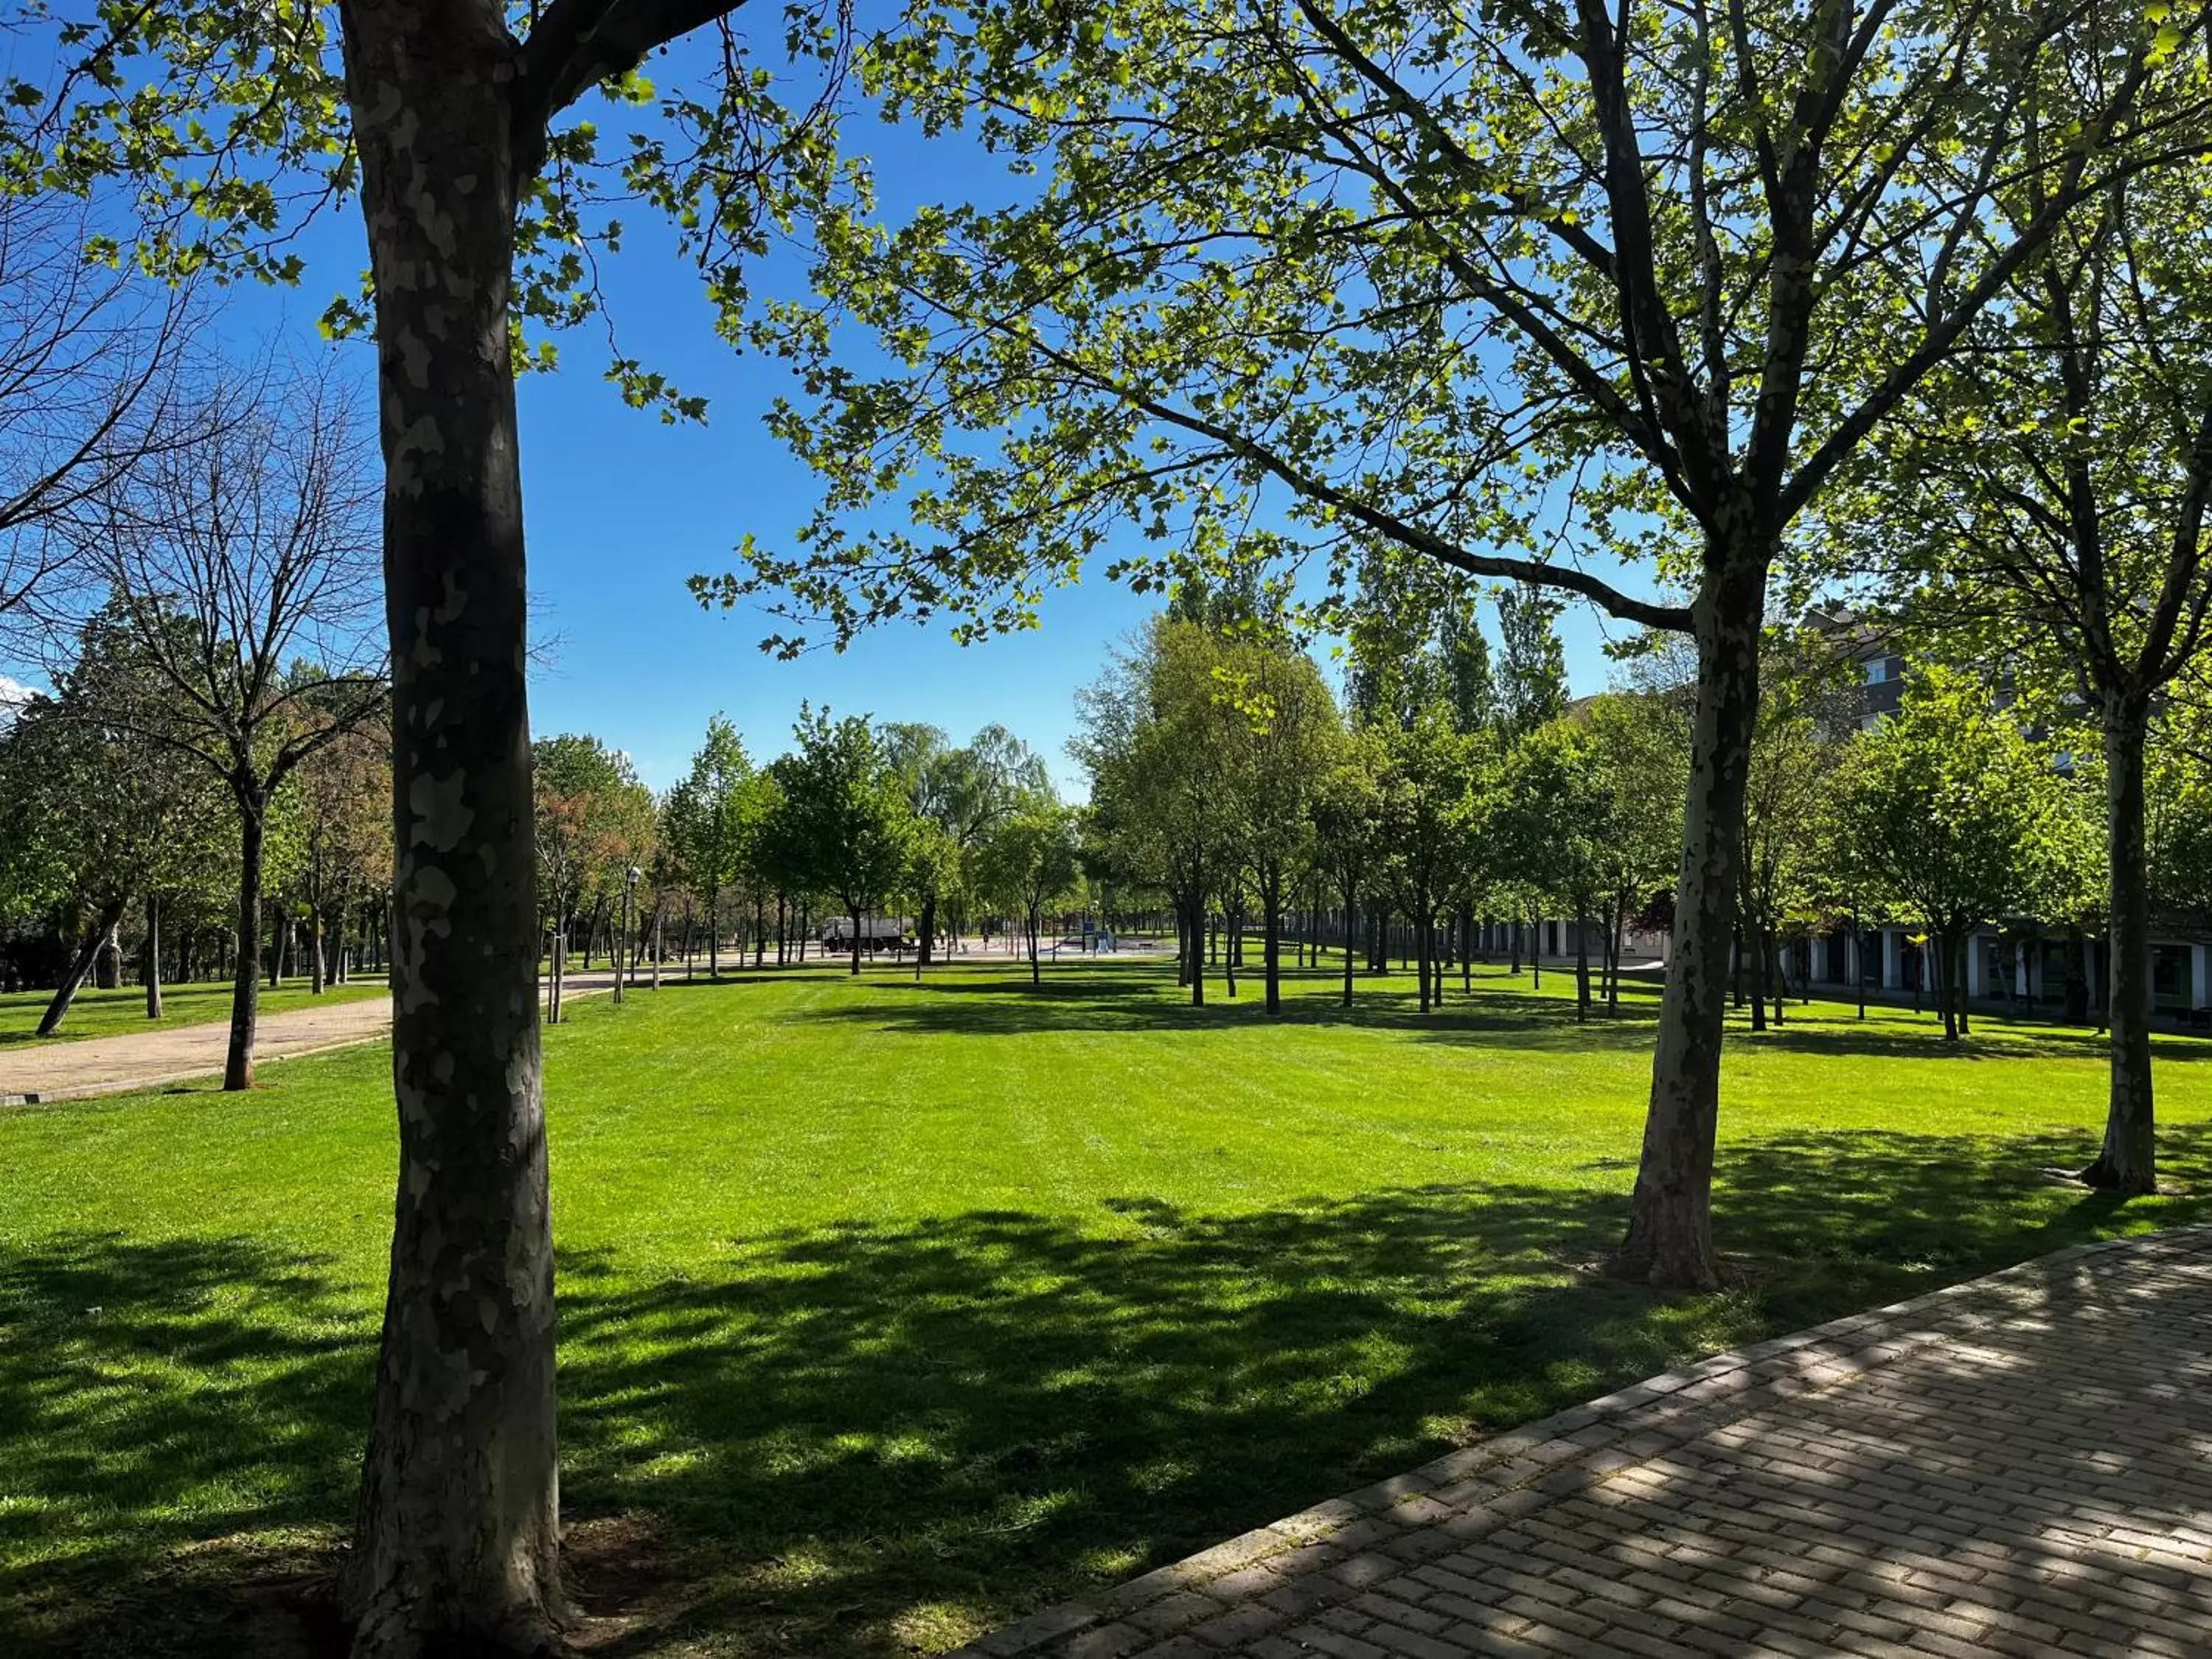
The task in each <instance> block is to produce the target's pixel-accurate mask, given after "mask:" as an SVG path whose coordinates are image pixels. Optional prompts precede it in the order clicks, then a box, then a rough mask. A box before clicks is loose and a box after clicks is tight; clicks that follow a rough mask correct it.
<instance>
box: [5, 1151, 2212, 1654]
mask: <svg viewBox="0 0 2212 1659" xmlns="http://www.w3.org/2000/svg"><path fill="white" fill-rule="evenodd" d="M2089 1150H2090V1148H2089V1146H2088V1142H2087V1138H2086V1137H2084V1138H2081V1139H2075V1138H2067V1137H2033V1138H2015V1139H2004V1140H1981V1139H1966V1138H1943V1137H1926V1136H1910V1135H1897V1134H1886V1133H1849V1134H1834V1135H1818V1134H1809V1133H1808V1134H1799V1135H1791V1136H1787V1137H1782V1138H1778V1139H1765V1140H1761V1141H1758V1142H1753V1143H1750V1144H1747V1145H1742V1146H1735V1147H1733V1148H1730V1149H1728V1150H1727V1151H1726V1152H1725V1153H1724V1156H1723V1164H1722V1170H1721V1179H1722V1189H1721V1199H1720V1218H1719V1224H1718V1226H1719V1234H1720V1237H1721V1239H1722V1241H1723V1248H1724V1249H1727V1250H1728V1251H1729V1253H1730V1255H1731V1256H1732V1257H1733V1258H1734V1259H1735V1260H1737V1261H1740V1262H1741V1263H1742V1264H1743V1266H1744V1268H1745V1270H1746V1282H1745V1285H1744V1286H1743V1287H1742V1288H1741V1289H1739V1290H1738V1291H1735V1292H1732V1293H1730V1294H1729V1295H1726V1296H1723V1297H1713V1298H1706V1299H1701V1300H1700V1299H1669V1298H1664V1297H1653V1296H1651V1295H1650V1294H1647V1293H1644V1292H1642V1291H1636V1290H1633V1289H1631V1288H1629V1287H1626V1286H1623V1285H1617V1284H1613V1283H1611V1282H1609V1281H1607V1280H1606V1279H1603V1278H1601V1277H1600V1276H1598V1275H1596V1274H1595V1273H1593V1272H1591V1271H1590V1267H1591V1265H1592V1264H1593V1263H1594V1261H1595V1260H1596V1259H1597V1258H1598V1257H1599V1256H1600V1255H1601V1254H1602V1252H1603V1251H1604V1250H1605V1249H1606V1248H1607V1246H1608V1245H1609V1244H1610V1243H1612V1242H1613V1240H1614V1238H1615V1237H1617V1235H1618V1232H1619V1229H1620V1225H1621V1224H1622V1220H1623V1217H1624V1213H1625V1200H1624V1197H1623V1194H1622V1193H1621V1191H1620V1176H1619V1174H1618V1173H1617V1172H1615V1173H1609V1174H1607V1175H1606V1176H1603V1177H1602V1178H1601V1176H1600V1175H1599V1172H1597V1171H1596V1170H1590V1171H1587V1172H1570V1175H1569V1179H1568V1180H1566V1181H1565V1182H1563V1183H1562V1184H1561V1185H1559V1186H1558V1187H1555V1188H1535V1187H1496V1186H1490V1187H1484V1186H1453V1187H1434V1188H1411V1189H1400V1190H1392V1191H1385V1192H1380V1193H1373V1194H1362V1195H1359V1196H1356V1197H1334V1198H1316V1199H1313V1200H1307V1201H1305V1202H1302V1203H1297V1204H1290V1205H1285V1206H1279V1207H1276V1208H1273V1209H1269V1210H1264V1211H1260V1212H1250V1213H1243V1214H1229V1215H1197V1214H1191V1213H1188V1212H1183V1211H1181V1210H1179V1209H1177V1208H1176V1206H1172V1205H1170V1204H1168V1203H1166V1202H1164V1201H1163V1200H1160V1199H1158V1198H1157V1197H1155V1196H1152V1195H1149V1194H1141V1193H1129V1194H1114V1195H1109V1197H1108V1198H1107V1199H1106V1200H1103V1202H1102V1204H1101V1206H1100V1210H1099V1212H1098V1214H1097V1216H1096V1218H1084V1217H1080V1216H1074V1217H1071V1216H1066V1215H1058V1216H1043V1215H1036V1214H1030V1213H1025V1212H986V1211H976V1212H967V1213H963V1214H957V1215H951V1216H946V1217H942V1218H933V1219H927V1220H921V1221H915V1222H910V1223H902V1224H884V1223H872V1222H853V1223H849V1224H846V1225H836V1226H829V1227H820V1228H813V1229H808V1230H804V1231H787V1232H777V1233H770V1234H766V1235H761V1236H756V1237H743V1238H737V1239H732V1240H731V1241H730V1242H729V1243H728V1247H727V1249H726V1251H725V1252H722V1253H720V1254H719V1255H715V1256H714V1257H712V1258H709V1259H706V1260H702V1261H700V1262H698V1263H697V1264H696V1266H695V1267H693V1268H692V1269H691V1270H690V1273H688V1274H687V1275H685V1276H684V1277H680V1278H653V1279H641V1278H640V1277H639V1276H638V1274H637V1273H635V1271H634V1270H633V1269H632V1268H631V1267H629V1266H628V1265H627V1264H626V1262H625V1260H624V1257H623V1254H622V1253H621V1252H619V1251H615V1250H599V1251H592V1252H577V1251H566V1252H563V1254H562V1260H561V1270H562V1370H561V1384H562V1401H563V1419H562V1432H563V1440H564V1449H565V1472H564V1489H565V1495H566V1499H567V1504H568V1513H569V1515H570V1516H571V1517H581V1518H584V1519H586V1521H589V1520H590V1519H591V1518H592V1517H602V1518H604V1517H612V1516H623V1517H628V1518H629V1520H630V1521H632V1522H635V1523H637V1524H638V1525H640V1526H641V1527H643V1528H647V1530H649V1532H650V1534H651V1535H652V1536H653V1538H655V1539H656V1540H659V1541H660V1542H659V1545H657V1546H656V1547H663V1548H665V1550H666V1551H667V1552H668V1553H669V1555H670V1557H671V1559H672V1560H673V1561H675V1562H677V1563H678V1564H680V1575H681V1578H682V1582H683V1589H682V1593H681V1594H680V1595H675V1596H673V1597H664V1598H662V1600H661V1601H659V1602H658V1603H656V1604H655V1606H654V1607H653V1609H652V1610H651V1611H649V1613H646V1614H639V1613H637V1612H636V1610H635V1609H634V1608H618V1607H609V1606H606V1605H605V1604H601V1605H597V1606H593V1605H592V1603H591V1602H590V1601H588V1599H587V1601H586V1605H587V1607H591V1610H592V1611H594V1612H599V1613H607V1612H628V1613H630V1614H631V1616H630V1617H629V1619H628V1620H626V1621H618V1622H616V1623H611V1624H610V1625H607V1626H603V1627H601V1638H600V1639H599V1642H598V1645H599V1646H600V1647H601V1648H602V1649H603V1650H605V1651H609V1652H613V1653H618V1654H624V1655H628V1654H636V1655H645V1654H648V1653H672V1652H683V1651H686V1650H688V1647H689V1644H695V1643H703V1644H709V1645H711V1644H713V1643H714V1642H730V1643H735V1644H738V1645H739V1646H740V1647H741V1649H742V1650H745V1651H753V1650H761V1651H769V1652H775V1651H789V1652H796V1653H805V1654H809V1655H816V1656H823V1659H829V1656H840V1655H859V1654H871V1655H873V1654H883V1653H888V1652H893V1651H896V1650H899V1649H900V1648H901V1647H902V1646H917V1647H930V1646H943V1645H950V1644H951V1643H952V1642H953V1641H954V1640H956V1639H957V1638H961V1637H963V1636H964V1635H967V1634H970V1633H972V1632H974V1631H975V1630H976V1629H977V1628H980V1627H981V1626H985V1625H988V1624H991V1623H994V1622H996V1621H998V1620H1001V1619H1005V1618H1008V1617H1012V1616H1015V1615H1018V1613H1022V1612H1024V1611H1025V1610H1027V1609H1029V1608H1031V1607H1036V1606H1040V1605H1043V1604H1046V1603H1048V1602H1050V1601H1054V1600H1057V1599H1060V1598H1061V1597H1064V1596H1066V1595H1070V1594H1073V1593H1078V1592H1079V1591H1082V1590H1084V1589H1094V1588H1097V1586H1098V1585H1100V1584H1102V1583H1110V1582H1113V1581H1115V1580H1117V1579H1120V1578H1121V1577H1127V1576H1130V1575H1133V1574H1134V1573H1137V1572H1139V1571H1144V1570H1146V1568H1148V1567H1149V1566H1151V1565H1155V1564H1157V1563H1158V1562H1161V1561H1164V1560H1170V1559H1176V1558H1177V1557H1179V1556H1181V1555H1182V1554H1184V1553H1188V1552H1190V1551H1192V1550H1194V1549H1197V1548H1200V1547H1204V1546H1206V1544H1208V1543H1211V1542H1212V1541H1215V1540H1216V1539H1218V1538H1219V1537H1223V1536H1226V1535H1229V1534H1234V1533H1236V1532H1239V1531H1242V1530H1243V1529H1244V1528H1248V1527H1250V1526H1252V1525H1255V1524H1258V1523H1261V1522H1266V1521H1267V1520H1270V1519H1273V1518H1274V1517H1276V1516H1279V1515H1282V1514H1285V1513H1287V1512H1289V1511H1291V1510H1297V1509H1299V1508H1302V1507H1304V1506H1305V1505H1307V1504H1311V1503H1313V1502H1315V1501H1317V1500H1319V1499H1321V1498H1326V1497H1328V1496H1330V1495H1333V1494H1334V1493H1335V1492H1340V1491H1343V1490H1346V1489H1348V1488H1351V1487H1353V1486H1358V1485H1361V1484H1363V1483H1364V1482H1366V1481H1368V1480H1372V1479H1375V1478H1376V1477H1378V1476H1381V1475H1383V1474H1389V1473H1392V1472H1395V1471H1396V1470H1398V1469H1401V1468H1408V1467H1411V1466H1413V1465H1414V1464H1417V1463H1419V1462H1422V1461H1424V1460H1425V1458H1427V1457H1429V1456H1431V1455H1434V1454H1435V1453H1436V1452H1437V1450H1438V1449H1441V1448H1443V1446H1445V1445H1447V1444H1450V1443H1456V1442H1461V1441H1464V1440H1467V1439H1469V1438H1472V1437H1476V1436H1478V1435H1480V1434H1481V1433H1484V1432H1487V1431H1492V1430H1496V1429H1498V1428H1502V1427H1504V1426H1506V1425H1510V1424H1513V1423H1516V1422H1519V1421H1522V1420H1525V1419H1528V1418H1530V1417H1534V1416H1537V1415H1541V1414H1542V1413H1545V1412H1547V1411H1549V1410H1552V1409H1553V1408H1556V1407H1561V1406H1565V1405H1567V1404H1570V1403H1572V1402H1574V1401H1579V1400H1581V1399H1584V1398H1587V1397H1589V1396H1591V1395H1596V1394H1599V1393H1601V1392H1603V1391H1605V1390H1606V1389H1609V1388H1612V1387H1613V1386H1616V1385H1618V1384H1620V1383H1626V1382H1628V1381H1631V1380H1633V1379H1635V1378H1638V1377H1641V1376H1646V1375H1649V1374H1650V1373H1652V1372H1655V1371H1657V1370H1662V1369H1665V1368H1666V1367H1667V1366H1668V1365H1669V1364H1673V1363H1675V1362H1676V1361H1678V1360H1680V1358H1684V1357H1685V1356H1686V1355H1688V1354H1691V1353H1694V1352H1703V1351H1707V1350H1710V1349H1712V1348H1716V1347H1719V1346H1728V1345H1729V1344H1731V1343H1735V1342H1739V1341H1742V1340H1750V1339H1752V1338H1753V1337H1755V1336H1757V1335H1759V1334H1766V1333H1768V1332H1771V1331H1775V1330H1785V1329H1794V1328H1799V1327H1802V1326H1803V1325H1807V1324H1809V1323H1813V1322H1817V1321H1818V1320H1820V1319H1822V1318H1825V1317H1827V1316H1832V1315H1835V1314H1838V1313H1841V1312H1844V1311H1847V1310H1852V1309H1857V1308H1861V1307H1865V1306H1869V1305H1875V1304H1883V1303H1887V1302H1890V1301H1893V1300H1897V1299H1899V1297H1904V1296H1906V1295H1910V1294H1913V1293H1915V1292H1917V1291H1922V1290H1925V1289H1929V1288H1932V1287H1934V1286H1935V1285H1939V1284H1942V1283H1945V1282H1948V1281H1950V1280H1953V1279H1960V1278H1965V1277H1968V1276H1971V1275H1972V1274H1973V1273H1978V1272H1979V1271H1982V1270H1984V1269H1986V1268H1988V1267H1994V1266H1996V1265H1999V1264H2001V1263H2002V1262H2006V1261H2013V1260H2017V1259H2020V1258H2022V1257H2025V1256H2028V1255H2036V1254H2039V1253H2041V1252H2044V1251H2046V1250H2049V1249H2056V1248H2057V1247H2059V1246H2061V1245H2063V1244H2065V1243H2069V1242H2072V1241H2074V1240H2076V1239H2079V1238H2082V1237H2090V1236H2093V1235H2094V1234H2096V1233H2098V1232H2099V1231H2106V1230H2109V1229H2110V1228H2111V1227H2112V1226H2114V1225H2125V1226H2136V1225H2154V1224H2170V1223H2172V1222H2177V1221H2180V1220H2185V1219H2189V1218H2196V1217H2197V1216H2200V1215H2202V1214H2203V1213H2205V1212H2206V1211H2207V1205H2206V1203H2205V1201H2204V1200H2203V1199H2201V1198H2198V1197H2197V1196H2194V1195H2193V1194H2182V1195H2175V1196H2168V1197H2162V1198H2160V1199H2158V1200H2149V1201H2147V1202H2140V1201H2139V1202H2137V1203H2136V1204H2133V1205H2130V1206H2120V1205H2119V1204H2118V1202H2117V1200H2112V1199H2110V1198H2109V1197H2106V1196H2103V1195H2093V1194H2083V1193H2081V1192H2080V1191H2079V1190H2078V1189H2073V1188H2062V1187H2058V1186H2056V1185H2053V1184H2052V1183H2051V1182H2049V1181H2048V1179H2047V1178H2046V1177H2045V1176H2044V1175H2043V1174H2042V1173H2041V1170H2042V1167H2043V1166H2045V1165H2046V1164H2067V1163H2069V1162H2072V1163H2078V1162H2079V1161H2080V1160H2081V1158H2084V1157H2085V1156H2086V1155H2087V1152H2088V1151H2089ZM2165 1155H2166V1164H2167V1167H2168V1170H2169V1172H2170V1176H2171V1177H2172V1179H2173V1180H2175V1181H2177V1182H2179V1183H2180V1184H2181V1185H2182V1186H2184V1187H2185V1188H2197V1189H2199V1190H2203V1189H2204V1188H2208V1187H2212V1130H2207V1129H2201V1128H2191V1129H2185V1130H2181V1131H2177V1132H2169V1133H2168V1134H2167V1135H2166V1140H2165ZM328 1267H329V1264H327V1263H323V1262H319V1261H314V1260H313V1259H302V1258H300V1257H297V1256H288V1255H281V1254H278V1253H276V1252H273V1251H271V1250H270V1249H267V1248H265V1247H264V1246H263V1245H261V1244H260V1243H258V1242H256V1241H253V1240H250V1239H228V1240H215V1241H135V1240H131V1239H128V1238H125V1237H118V1236H117V1235H114V1234H87V1235H78V1236H73V1237H70V1236H64V1237H53V1238H49V1239H47V1240H45V1241H43V1242H41V1243H39V1244H38V1245H36V1246H35V1247H33V1248H32V1249H27V1250H25V1251H23V1252H21V1253H20V1254H18V1255H15V1256H14V1257H13V1258H12V1259H9V1260H8V1261H5V1262H4V1263H0V1490H4V1491H5V1492H7V1493H8V1495H9V1498H8V1501H7V1502H6V1503H5V1504H0V1650H6V1651H8V1652H10V1653H17V1652H21V1653H26V1654H29V1653H34V1652H57V1653H70V1654H107V1653H116V1654H123V1653H130V1654H143V1655H147V1656H156V1655H202V1654H206V1655H217V1654H220V1655H222V1656H223V1659H234V1656H238V1655H241V1654H246V1653H251V1652H254V1651H270V1652H279V1651H310V1650H313V1641H314V1640H315V1639H317V1638H315V1637H314V1635H313V1632H314V1630H315V1629H316V1628H317V1627H316V1626H314V1624H313V1613H312V1606H311V1604H308V1603H303V1602H302V1601H301V1599H300V1598H299V1597H297V1596H295V1597H293V1598H292V1599H291V1600H290V1601H283V1598H282V1597H279V1603H278V1604H279V1605H280V1606H281V1607H282V1608H283V1617H282V1618H281V1619H279V1620H276V1622H275V1623H274V1624H273V1625H272V1622H271V1620H270V1616H269V1607H270V1602H269V1599H268V1586H269V1585H270V1583H276V1584H277V1585H279V1586H280V1587H281V1586H283V1585H285V1584H294V1585H297V1584H301V1583H313V1582H316V1576H317V1575H318V1574H323V1575H326V1574H327V1572H328V1570H329V1566H330V1563H331V1559H332V1558H331V1544H332V1541H333V1540H334V1539H335V1538H336V1536H337V1532H338V1529H339V1528H342V1527H343V1522H344V1521H345V1518H346V1515H347V1511H348V1509H349V1503H350V1498H351V1493H352V1488H353V1481H354V1478H355V1474H356V1468H357V1459H358V1456H359V1449H360V1437H361V1434H362V1425H364V1424H365V1422H366V1419H367V1413H368V1387H369V1369H370V1364H371V1358H372V1352H373V1341H374V1316H375V1311H376V1310H375V1308H374V1305H373V1304H372V1303H371V1301H370V1299H369V1297H368V1293H367V1292H365V1291H362V1290H361V1289H360V1288H359V1287H355V1288H352V1289H345V1288H341V1287H340V1286H338V1285H336V1284H335V1283H334V1282H333V1281H332V1279H331V1278H330V1277H329V1275H328V1271H327V1270H328ZM583 1583H584V1586H585V1591H586V1597H587V1598H588V1597H589V1596H590V1595H591V1594H592V1589H593V1584H594V1580H593V1578H592V1575H591V1574H589V1573H588V1572H587V1573H586V1575H585V1576H584V1579H583ZM606 1593H608V1594H613V1595H617V1597H619V1595H620V1592H618V1591H612V1592H606ZM257 1598H258V1599H257ZM303 1606H307V1607H308V1611H305V1612H303V1611H302V1610H301V1609H302V1607H303ZM325 1622H327V1621H325ZM272 1630H273V1631H274V1632H276V1633H275V1634H274V1635H272V1634H271V1632H272ZM287 1644H291V1645H289V1646H288V1645H287ZM301 1644H306V1645H301Z"/></svg>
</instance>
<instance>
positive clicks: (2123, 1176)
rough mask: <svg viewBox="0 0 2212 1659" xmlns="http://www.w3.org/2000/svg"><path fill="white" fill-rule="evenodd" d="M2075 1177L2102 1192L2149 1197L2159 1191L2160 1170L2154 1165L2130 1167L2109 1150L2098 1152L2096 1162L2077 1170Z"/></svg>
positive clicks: (2123, 1195) (2131, 1196) (2126, 1196)
mask: <svg viewBox="0 0 2212 1659" xmlns="http://www.w3.org/2000/svg"><path fill="white" fill-rule="evenodd" d="M2074 1179H2075V1180H2076V1181H2078V1182H2081V1184H2082V1185H2083V1186H2084V1187H2094V1188H2097V1190H2098V1191H2100V1192H2106V1193H2113V1194H2118V1196H2120V1197H2122V1198H2148V1197H2149V1196H2151V1195H2152V1194H2155V1193H2156V1192H2157V1191H2158V1171H2157V1170H2156V1169H2155V1168H2148V1169H2130V1168H2129V1167H2127V1166H2126V1165H2124V1164H2122V1163H2121V1162H2120V1161H2119V1160H2118V1159H2116V1158H2113V1157H2112V1154H2111V1153H2109V1152H2100V1153H2098V1154H2097V1158H2096V1161H2095V1162H2094V1163H2093V1164H2090V1165H2089V1166H2088V1167H2087V1168H2086V1169H2083V1170H2076V1171H2075V1174H2074Z"/></svg>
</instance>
